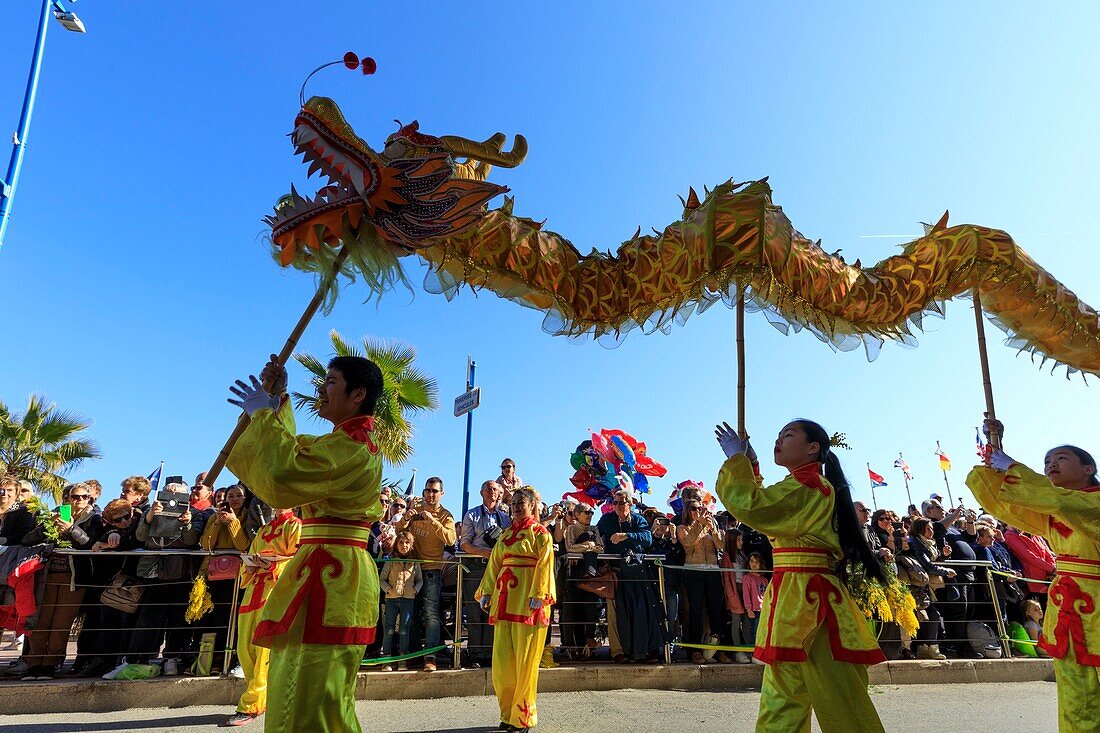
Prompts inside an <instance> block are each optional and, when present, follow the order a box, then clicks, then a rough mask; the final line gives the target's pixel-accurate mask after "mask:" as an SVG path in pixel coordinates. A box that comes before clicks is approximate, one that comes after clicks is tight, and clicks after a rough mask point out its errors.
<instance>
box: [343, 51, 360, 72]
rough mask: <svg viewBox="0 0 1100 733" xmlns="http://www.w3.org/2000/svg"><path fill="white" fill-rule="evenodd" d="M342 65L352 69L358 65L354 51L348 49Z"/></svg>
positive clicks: (357, 58)
mask: <svg viewBox="0 0 1100 733" xmlns="http://www.w3.org/2000/svg"><path fill="white" fill-rule="evenodd" d="M344 66H346V67H348V68H349V69H351V70H352V71H354V70H355V69H356V67H358V66H359V57H358V56H356V55H355V52H354V51H348V52H347V53H346V54H344Z"/></svg>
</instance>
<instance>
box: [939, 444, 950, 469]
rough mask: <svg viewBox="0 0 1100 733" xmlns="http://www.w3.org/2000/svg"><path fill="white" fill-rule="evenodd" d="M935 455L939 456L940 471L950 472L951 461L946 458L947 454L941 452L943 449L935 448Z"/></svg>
mask: <svg viewBox="0 0 1100 733" xmlns="http://www.w3.org/2000/svg"><path fill="white" fill-rule="evenodd" d="M936 455H937V456H939V459H940V470H941V471H950V470H951V459H950V458H948V457H947V454H946V453H944V452H943V448H936Z"/></svg>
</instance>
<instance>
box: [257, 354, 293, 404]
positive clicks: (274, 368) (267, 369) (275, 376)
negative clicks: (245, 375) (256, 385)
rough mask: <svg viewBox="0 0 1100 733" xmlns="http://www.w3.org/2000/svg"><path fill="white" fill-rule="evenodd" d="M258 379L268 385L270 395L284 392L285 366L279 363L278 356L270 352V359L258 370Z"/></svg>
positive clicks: (285, 382)
mask: <svg viewBox="0 0 1100 733" xmlns="http://www.w3.org/2000/svg"><path fill="white" fill-rule="evenodd" d="M260 381H261V382H262V383H263V384H264V385H266V386H267V387H268V391H269V392H271V394H272V395H275V396H279V395H283V394H286V387H287V376H286V367H285V366H283V365H282V364H280V363H279V356H278V355H277V354H272V355H271V358H270V360H268V362H267V364H265V365H264V368H263V371H262V372H260Z"/></svg>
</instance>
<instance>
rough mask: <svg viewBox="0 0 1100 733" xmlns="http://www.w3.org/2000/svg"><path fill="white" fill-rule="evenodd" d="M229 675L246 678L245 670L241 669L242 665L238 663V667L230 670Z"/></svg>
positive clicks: (240, 678) (241, 678)
mask: <svg viewBox="0 0 1100 733" xmlns="http://www.w3.org/2000/svg"><path fill="white" fill-rule="evenodd" d="M229 676H230V677H236V678H237V679H239V680H243V679H244V670H243V669H241V665H239V664H238V665H237V666H236V667H234V668H233V669H231V670H229Z"/></svg>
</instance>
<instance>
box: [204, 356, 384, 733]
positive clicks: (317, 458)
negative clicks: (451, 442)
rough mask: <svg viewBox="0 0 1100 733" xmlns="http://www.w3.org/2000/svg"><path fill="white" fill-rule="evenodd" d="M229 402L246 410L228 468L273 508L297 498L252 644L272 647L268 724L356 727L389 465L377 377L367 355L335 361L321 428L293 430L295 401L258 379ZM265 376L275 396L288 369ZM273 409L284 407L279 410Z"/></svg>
mask: <svg viewBox="0 0 1100 733" xmlns="http://www.w3.org/2000/svg"><path fill="white" fill-rule="evenodd" d="M250 379H251V381H252V384H251V385H247V384H245V383H244V382H241V381H239V380H238V382H237V386H236V387H232V388H231V389H232V391H233V393H234V394H235V395H237V397H238V398H239V399H237V400H230V401H231V402H233V403H234V404H238V405H240V406H241V407H242V408H244V410H245V411H246V412H247V413H248V414H249V415H251V417H252V423H251V425H249V427H248V429H247V430H246V431H245V433H244V435H243V436H241V439H240V441H239V442H238V443H237V445H236V447H235V448H234V449H233V452H232V454H231V455H230V456H229V461H228V463H227V464H226V465H227V466H228V467H229V469H230V470H232V471H233V473H235V474H237V476H238V477H240V479H241V480H242V481H244V482H245V484H247V485H248V487H249V488H251V489H252V491H253V492H255V494H256V495H257V496H259V497H260V498H261V499H263V500H264V501H266V502H267V503H269V504H271V505H272V506H278V507H284V506H300V507H301V508H302V532H301V539H300V545H301V547H300V549H299V550H298V552H297V553H296V554H295V556H294V559H292V560H291V561H290V562H288V563H287V566H286V568H285V569H284V570H283V573H282V575H281V577H280V578H279V582H278V583H276V584H275V587H274V589H272V591H271V595H270V596H268V599H267V603H266V604H265V605H264V607H263V609H261V610H260V612H259V613H260V618H259V623H257V624H256V631H255V633H254V637H253V640H254V642H255V643H256V644H258V645H260V646H266V647H268V648H270V649H271V663H270V667H269V672H268V680H269V688H270V689H269V691H268V710H267V717H266V719H265V723H264V730H265V731H269V732H271V731H288V732H289V731H294V732H296V733H297V732H301V731H309V733H326V732H327V731H339V732H340V733H343V732H345V731H359V730H360V727H359V720H358V718H357V717H356V715H355V678H356V673H357V672H358V671H359V665H360V662H361V661H362V659H363V651H364V647H365V646H366V645H367V644H368V643H370V642H371V641H372V640H373V638H374V633H375V627H376V626H377V624H378V570H377V568H376V567H375V564H374V561H373V560H372V559H371V558H370V556H368V555H367V542H368V541H369V540H370V526H371V523H372V522H374V521H376V520H377V519H379V518H380V517H381V515H382V509H381V505H380V504H379V496H380V493H381V482H382V464H381V459H380V457H379V455H378V449H377V447H376V446H375V444H374V443H373V442H372V440H371V433H372V431H373V430H374V418H373V417H372V415H373V412H374V409H375V406H376V404H377V402H378V397H379V395H380V394H381V391H382V374H381V372H380V371H379V369H378V367H377V366H376V365H375V364H373V363H371V362H370V361H369V360H367V359H363V358H361V357H352V356H340V357H336V358H335V359H333V360H332V361H330V362H329V365H328V376H327V378H326V381H325V384H324V385H323V386H322V387H321V388H319V389H318V402H317V407H318V410H317V414H318V415H319V416H320V417H322V418H324V419H326V420H328V421H329V422H331V423H332V424H333V430H332V432H331V433H329V434H327V435H322V436H311V435H295V432H294V418H293V414H292V412H291V409H290V405H289V403H288V402H287V401H286V400H285V399H282V400H280V398H279V397H277V396H276V397H273V396H271V395H269V394H268V393H267V392H266V391H265V390H264V387H263V386H262V385H261V383H260V381H259V380H258V379H256V377H251V378H250ZM264 379H265V382H267V383H268V384H272V383H274V384H275V385H276V386H275V389H274V390H273V391H274V392H275V393H276V394H277V395H280V394H282V393H283V392H284V391H285V389H286V370H285V369H283V368H282V366H280V365H278V363H277V362H276V360H275V359H274V358H272V361H271V362H270V363H269V364H268V365H267V366H266V367H265V368H264ZM276 410H278V413H276Z"/></svg>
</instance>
